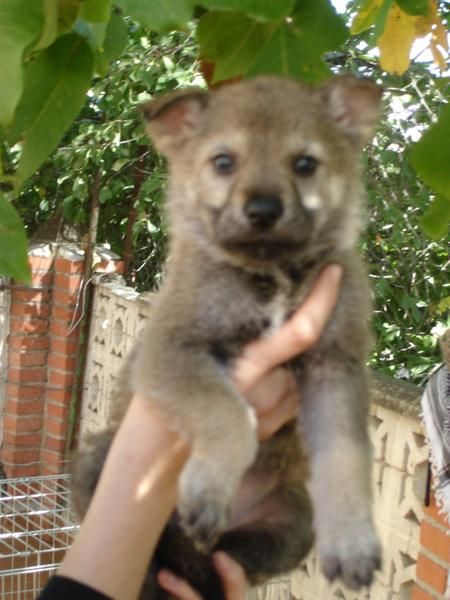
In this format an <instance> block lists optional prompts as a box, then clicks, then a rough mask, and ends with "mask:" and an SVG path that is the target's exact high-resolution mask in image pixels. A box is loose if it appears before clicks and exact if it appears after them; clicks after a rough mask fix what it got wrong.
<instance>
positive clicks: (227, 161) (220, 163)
mask: <svg viewBox="0 0 450 600" xmlns="http://www.w3.org/2000/svg"><path fill="white" fill-rule="evenodd" d="M212 163H213V165H214V169H215V170H216V172H217V173H219V174H220V175H228V174H229V173H231V172H232V171H233V169H234V167H235V166H236V159H235V158H234V157H233V156H231V154H225V153H223V154H218V155H217V156H215V157H214V158H213V159H212Z"/></svg>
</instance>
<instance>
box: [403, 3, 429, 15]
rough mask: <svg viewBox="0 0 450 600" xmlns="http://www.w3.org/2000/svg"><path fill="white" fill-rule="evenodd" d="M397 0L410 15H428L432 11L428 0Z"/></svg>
mask: <svg viewBox="0 0 450 600" xmlns="http://www.w3.org/2000/svg"><path fill="white" fill-rule="evenodd" d="M395 2H396V3H397V4H398V5H399V6H400V8H401V9H402V10H403V11H404V12H405V13H406V14H408V15H414V16H419V15H421V16H426V15H427V14H428V13H429V12H430V4H429V2H428V0H395Z"/></svg>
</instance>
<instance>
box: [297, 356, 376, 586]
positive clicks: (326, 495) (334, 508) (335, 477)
mask: <svg viewBox="0 0 450 600" xmlns="http://www.w3.org/2000/svg"><path fill="white" fill-rule="evenodd" d="M301 386H302V387H301V389H302V410H301V419H302V425H303V429H304V436H305V441H306V443H307V449H308V451H309V454H310V465H311V495H312V500H313V506H314V515H315V519H314V521H315V529H316V534H317V542H318V549H319V554H320V557H321V560H322V566H323V570H324V572H325V575H326V576H327V577H328V578H329V579H334V578H335V577H341V578H342V580H343V581H344V583H345V584H346V585H347V586H348V587H350V588H352V589H358V588H359V587H361V586H363V585H368V584H370V583H371V581H372V577H373V572H374V570H375V569H377V568H379V567H380V560H381V559H380V546H379V542H378V539H377V535H376V533H375V531H374V527H373V523H372V517H371V484H370V473H371V460H370V456H371V452H370V442H369V439H368V433H367V411H368V391H367V385H366V376H365V371H364V367H362V366H361V365H358V364H355V362H352V361H351V360H350V359H348V358H347V359H346V358H345V357H343V359H342V361H338V360H337V359H336V357H332V358H328V359H327V358H324V357H320V356H318V357H314V355H313V356H311V357H310V359H309V360H308V361H307V362H306V368H305V370H304V373H303V376H302V380H301Z"/></svg>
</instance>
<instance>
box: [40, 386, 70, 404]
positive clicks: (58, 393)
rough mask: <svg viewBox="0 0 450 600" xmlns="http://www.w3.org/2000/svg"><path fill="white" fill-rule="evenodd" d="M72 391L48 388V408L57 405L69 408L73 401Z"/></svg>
mask: <svg viewBox="0 0 450 600" xmlns="http://www.w3.org/2000/svg"><path fill="white" fill-rule="evenodd" d="M72 393H73V392H72V389H65V388H61V389H56V388H48V389H47V394H46V396H47V400H48V401H49V402H50V404H49V405H48V406H51V405H53V404H54V405H57V406H68V405H69V404H70V402H71V401H72Z"/></svg>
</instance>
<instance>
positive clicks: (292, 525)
mask: <svg viewBox="0 0 450 600" xmlns="http://www.w3.org/2000/svg"><path fill="white" fill-rule="evenodd" d="M250 518H252V519H254V521H251V522H249V523H246V524H245V525H244V526H240V527H237V528H236V529H231V530H230V531H227V532H225V533H224V534H223V535H222V536H221V538H220V540H219V542H218V543H217V546H216V548H215V550H223V551H224V552H227V553H228V554H229V555H230V556H232V557H233V558H234V559H235V560H236V561H237V562H238V563H240V564H241V565H242V567H243V568H244V570H245V573H246V575H247V577H248V579H249V581H250V582H251V583H252V584H258V583H261V582H263V581H266V580H267V579H269V578H270V577H274V576H275V575H280V574H281V573H286V572H288V571H291V570H292V569H294V568H295V567H297V566H298V565H299V563H300V561H301V560H302V559H303V558H304V557H305V556H306V555H307V553H308V552H309V550H310V549H311V547H312V544H313V541H314V534H313V529H312V521H313V515H312V507H311V501H310V499H309V494H308V492H307V490H306V488H305V486H304V484H303V483H297V484H296V485H295V486H294V485H292V484H291V487H287V488H286V489H277V490H275V491H274V492H273V493H272V494H270V496H268V497H267V498H266V499H265V500H264V501H263V502H262V503H260V504H259V505H258V506H256V507H254V514H253V515H250Z"/></svg>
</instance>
